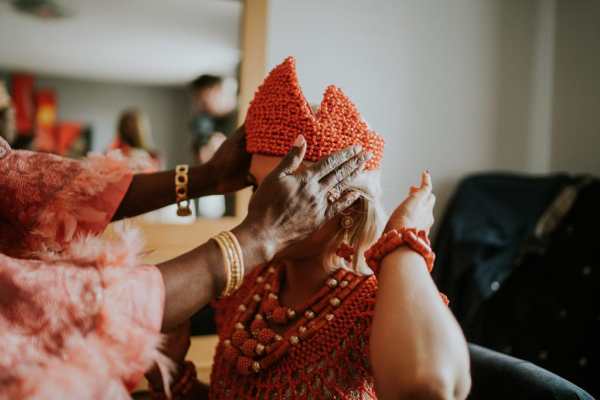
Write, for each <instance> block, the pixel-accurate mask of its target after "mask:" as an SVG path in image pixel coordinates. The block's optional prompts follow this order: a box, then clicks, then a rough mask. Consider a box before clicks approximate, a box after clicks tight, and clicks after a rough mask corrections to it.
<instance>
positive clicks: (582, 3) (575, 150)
mask: <svg viewBox="0 0 600 400" xmlns="http://www.w3.org/2000/svg"><path fill="white" fill-rule="evenodd" d="M556 16H557V20H556V60H555V68H554V69H555V71H554V109H553V126H552V163H551V167H552V169H553V170H556V171H562V170H566V171H570V172H575V173H593V174H595V175H597V176H598V175H600V1H597V0H577V1H572V0H560V1H559V2H558V3H557V11H556Z"/></svg>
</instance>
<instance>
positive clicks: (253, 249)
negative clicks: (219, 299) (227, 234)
mask: <svg viewBox="0 0 600 400" xmlns="http://www.w3.org/2000/svg"><path fill="white" fill-rule="evenodd" d="M231 232H232V233H233V234H234V235H235V236H236V237H237V239H238V241H239V242H240V246H241V247H242V252H243V253H244V261H245V263H246V267H247V268H246V271H247V272H249V271H250V269H252V268H253V267H254V266H256V265H260V264H264V263H267V262H269V261H271V260H272V259H273V257H274V256H275V254H277V251H278V250H279V249H280V248H281V246H280V241H279V240H278V239H277V235H275V234H272V233H271V232H270V231H269V230H268V229H265V228H261V227H260V224H258V223H254V222H252V221H251V220H248V218H246V219H245V220H244V221H242V223H241V224H240V225H238V226H236V227H235V228H233V229H232V230H231ZM248 267H249V268H248Z"/></svg>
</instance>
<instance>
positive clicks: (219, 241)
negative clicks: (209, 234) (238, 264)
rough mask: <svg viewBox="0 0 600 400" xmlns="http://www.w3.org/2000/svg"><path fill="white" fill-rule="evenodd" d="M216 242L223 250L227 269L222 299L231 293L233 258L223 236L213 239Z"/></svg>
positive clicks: (224, 264)
mask: <svg viewBox="0 0 600 400" xmlns="http://www.w3.org/2000/svg"><path fill="white" fill-rule="evenodd" d="M212 239H213V240H214V241H215V242H217V244H218V245H219V248H220V249H221V255H222V256H223V267H224V269H225V278H226V281H225V287H224V288H223V291H222V292H221V297H225V296H228V295H229V293H230V292H231V281H232V268H231V260H232V257H231V255H230V253H229V250H228V247H227V244H226V243H225V240H224V239H223V238H222V237H221V234H218V235H217V236H215V237H213V238H212Z"/></svg>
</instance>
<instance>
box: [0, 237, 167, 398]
mask: <svg viewBox="0 0 600 400" xmlns="http://www.w3.org/2000/svg"><path fill="white" fill-rule="evenodd" d="M122 235H123V236H122V237H121V238H120V240H119V241H118V242H114V243H112V242H107V241H104V240H102V239H100V238H96V237H88V238H85V239H81V240H76V241H74V242H72V243H71V244H70V245H69V246H68V247H67V248H65V250H64V251H63V253H62V254H61V255H56V254H55V255H49V256H48V257H47V258H46V259H44V260H39V261H38V260H23V259H15V258H10V257H7V256H4V255H2V254H0V348H1V349H2V351H0V383H1V384H0V398H1V399H8V398H11V399H12V398H14V399H17V398H18V399H28V398H35V399H42V398H43V399H104V398H110V399H129V398H130V397H129V395H128V394H127V389H128V388H129V389H132V388H133V386H135V383H137V382H138V381H139V379H140V378H141V377H142V374H143V373H144V371H145V370H146V369H147V368H149V367H150V366H151V365H152V363H153V362H155V361H157V362H159V363H161V364H162V365H165V363H168V362H167V361H166V357H165V356H162V355H161V354H160V353H159V351H158V350H157V348H158V347H159V344H160V342H161V335H160V326H161V320H162V312H163V309H162V308H163V302H164V287H163V282H162V277H161V274H160V272H159V271H158V269H157V268H155V267H152V266H144V265H140V263H139V260H138V259H137V254H138V253H139V251H140V249H141V247H140V246H141V240H140V239H139V237H138V235H137V233H135V232H133V231H129V232H126V233H125V232H123V233H122ZM109 394H110V395H109Z"/></svg>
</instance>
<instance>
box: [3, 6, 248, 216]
mask: <svg viewBox="0 0 600 400" xmlns="http://www.w3.org/2000/svg"><path fill="white" fill-rule="evenodd" d="M241 13H242V3H241V2H239V1H227V0H222V1H214V0H175V1H168V2H165V1H162V0H128V1H121V0H107V1H101V2H99V1H94V0H36V1H31V0H10V1H3V2H0V81H2V82H4V86H5V87H6V88H7V89H8V91H9V93H10V94H11V97H12V110H11V112H12V114H13V118H12V121H13V123H12V125H13V126H14V129H13V130H12V131H13V132H14V133H15V135H11V136H12V137H11V138H10V139H11V142H12V145H13V147H16V148H28V149H32V150H37V151H46V152H53V153H57V154H60V155H63V156H67V157H76V158H79V157H83V156H84V155H85V154H87V152H89V151H93V152H97V153H98V152H99V153H106V152H108V151H111V150H113V149H119V150H121V151H122V152H123V154H124V155H125V156H126V157H127V160H128V162H129V164H130V166H131V168H132V169H134V170H135V171H136V172H147V171H155V170H158V169H165V168H174V167H175V166H176V165H177V164H184V163H186V164H198V163H202V162H206V161H207V160H208V159H210V157H211V155H212V154H213V153H214V151H215V150H216V148H218V146H219V145H220V144H221V143H222V141H223V140H224V138H225V137H226V136H227V135H228V134H230V133H232V132H233V130H234V129H235V127H236V126H237V93H238V71H239V65H240V61H241V60H240V50H239V37H240V18H241ZM5 119H6V118H5ZM6 136H8V135H6ZM234 201H235V198H234V196H231V197H229V196H228V197H227V199H225V198H223V196H216V197H208V198H205V199H203V200H202V201H201V202H197V203H196V207H195V211H196V213H195V215H196V216H203V217H209V218H216V217H221V216H223V215H233V213H234V209H235V207H234ZM147 217H148V219H149V220H151V221H153V222H162V223H181V222H191V221H193V220H194V218H195V217H191V220H190V219H186V218H180V217H179V218H178V217H176V215H175V212H174V211H173V209H169V210H159V211H158V212H155V213H154V214H152V215H148V216H147Z"/></svg>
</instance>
